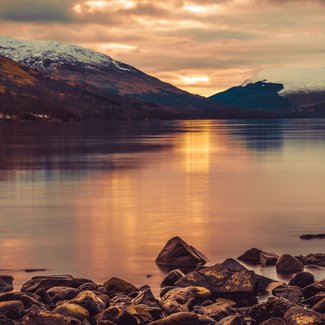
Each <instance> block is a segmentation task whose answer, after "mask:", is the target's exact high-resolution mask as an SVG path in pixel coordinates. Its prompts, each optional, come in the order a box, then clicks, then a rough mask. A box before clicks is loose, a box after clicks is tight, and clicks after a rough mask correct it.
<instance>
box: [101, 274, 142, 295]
mask: <svg viewBox="0 0 325 325" xmlns="http://www.w3.org/2000/svg"><path fill="white" fill-rule="evenodd" d="M103 287H104V288H105V289H106V291H107V294H108V295H109V296H112V295H114V294H119V293H122V294H125V295H129V294H130V293H132V292H138V291H139V289H138V288H137V287H135V286H134V285H133V284H131V283H130V282H127V281H125V280H122V279H119V278H115V277H113V278H110V279H109V280H107V281H106V282H105V283H104V284H103Z"/></svg>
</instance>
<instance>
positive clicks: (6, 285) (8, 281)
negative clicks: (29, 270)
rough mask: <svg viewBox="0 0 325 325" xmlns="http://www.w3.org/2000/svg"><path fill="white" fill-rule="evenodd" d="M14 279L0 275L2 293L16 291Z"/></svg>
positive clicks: (0, 290)
mask: <svg viewBox="0 0 325 325" xmlns="http://www.w3.org/2000/svg"><path fill="white" fill-rule="evenodd" d="M13 282H14V278H13V277H12V276H10V275H0V292H8V291H11V290H14V287H13Z"/></svg>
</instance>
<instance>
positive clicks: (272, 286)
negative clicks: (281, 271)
mask: <svg viewBox="0 0 325 325" xmlns="http://www.w3.org/2000/svg"><path fill="white" fill-rule="evenodd" d="M283 285H286V284H285V283H283V282H279V281H275V282H271V283H270V284H269V285H268V286H267V288H266V290H265V291H266V293H268V294H272V292H273V290H274V289H276V288H277V287H281V286H283Z"/></svg>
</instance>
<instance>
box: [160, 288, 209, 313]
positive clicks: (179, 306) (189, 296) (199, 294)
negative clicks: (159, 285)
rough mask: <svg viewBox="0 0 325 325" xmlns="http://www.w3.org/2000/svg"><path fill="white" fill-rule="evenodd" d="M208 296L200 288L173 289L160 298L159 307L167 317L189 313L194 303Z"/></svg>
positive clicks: (204, 290) (207, 292)
mask: <svg viewBox="0 0 325 325" xmlns="http://www.w3.org/2000/svg"><path fill="white" fill-rule="evenodd" d="M210 294H211V293H210V291H209V290H208V289H206V288H202V287H186V288H175V289H172V290H170V291H168V292H167V293H166V294H165V295H164V296H163V297H162V298H161V301H160V305H161V307H162V309H163V310H164V312H165V313H166V314H167V315H170V314H174V313H178V312H189V311H190V310H191V309H192V307H193V306H194V304H195V303H196V302H198V301H200V300H205V299H207V298H208V297H209V296H210Z"/></svg>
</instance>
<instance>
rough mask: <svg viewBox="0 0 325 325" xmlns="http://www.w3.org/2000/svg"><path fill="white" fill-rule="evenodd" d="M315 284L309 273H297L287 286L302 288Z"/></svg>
mask: <svg viewBox="0 0 325 325" xmlns="http://www.w3.org/2000/svg"><path fill="white" fill-rule="evenodd" d="M314 282H315V278H314V276H313V275H312V274H311V273H309V272H299V273H297V274H295V275H294V276H293V277H292V279H291V280H290V281H289V285H291V286H298V287H300V288H304V287H306V286H308V285H310V284H312V283H314Z"/></svg>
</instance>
